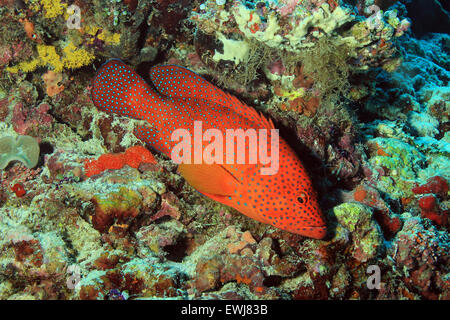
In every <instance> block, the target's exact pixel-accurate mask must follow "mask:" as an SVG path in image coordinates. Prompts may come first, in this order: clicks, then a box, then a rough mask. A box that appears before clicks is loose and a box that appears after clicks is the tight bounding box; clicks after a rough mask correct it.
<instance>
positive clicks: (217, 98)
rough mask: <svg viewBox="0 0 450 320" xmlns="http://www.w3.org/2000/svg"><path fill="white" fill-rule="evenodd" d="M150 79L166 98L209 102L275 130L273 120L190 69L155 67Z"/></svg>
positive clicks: (174, 66)
mask: <svg viewBox="0 0 450 320" xmlns="http://www.w3.org/2000/svg"><path fill="white" fill-rule="evenodd" d="M150 79H151V81H152V82H153V85H154V86H155V87H156V89H157V90H158V92H159V93H161V94H163V95H165V96H169V97H183V98H191V99H204V100H208V101H211V102H214V103H216V104H218V105H221V106H223V107H227V108H229V109H231V110H233V111H234V112H236V113H237V114H240V115H242V116H243V117H245V118H247V119H248V120H250V121H252V122H253V123H255V124H256V125H257V126H258V127H261V128H266V129H274V125H273V123H272V121H271V120H267V118H266V117H264V116H263V115H262V114H260V113H259V112H258V111H256V110H255V109H253V108H251V107H249V106H247V105H246V104H245V103H242V102H241V101H240V100H239V99H238V98H236V97H235V96H232V95H230V94H228V93H226V92H224V91H222V90H221V89H219V88H218V87H216V86H215V85H213V84H212V83H210V82H208V81H206V80H205V79H203V78H202V77H201V76H199V75H198V74H196V73H195V72H193V71H191V70H189V69H186V68H184V67H180V66H176V65H162V66H155V67H153V68H152V69H151V71H150Z"/></svg>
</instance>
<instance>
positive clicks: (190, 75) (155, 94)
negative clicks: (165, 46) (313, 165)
mask: <svg viewBox="0 0 450 320" xmlns="http://www.w3.org/2000/svg"><path fill="white" fill-rule="evenodd" d="M150 78H151V82H152V84H153V86H154V88H152V87H150V86H149V85H148V84H147V83H146V82H145V81H144V80H143V79H142V78H141V77H140V76H139V75H138V74H136V72H134V70H133V69H131V68H130V67H129V66H127V65H125V64H124V63H123V62H121V61H120V60H116V59H114V60H110V61H108V62H107V63H106V64H105V65H103V66H102V68H101V69H100V70H99V71H98V73H97V75H96V77H95V79H94V82H93V86H92V100H93V101H94V104H95V106H96V107H97V108H98V109H99V110H101V111H105V112H110V113H111V112H112V113H117V114H119V115H122V116H127V117H132V118H136V119H142V120H146V121H147V122H148V123H149V124H148V125H145V126H140V127H138V128H137V129H136V130H135V135H136V136H137V137H138V138H139V139H141V140H143V141H145V142H146V143H148V144H149V145H151V146H153V147H154V148H156V149H158V150H159V151H160V152H162V153H164V154H165V155H167V156H169V157H170V156H171V151H172V149H173V148H174V146H175V145H176V144H177V142H175V141H172V140H171V136H172V133H173V131H174V130H176V129H185V130H188V131H189V132H190V133H192V132H194V121H202V124H203V130H208V129H219V130H220V131H221V132H226V130H227V129H238V128H240V129H242V130H248V129H258V130H259V129H266V130H267V131H271V130H272V129H275V128H274V126H273V123H272V121H270V120H267V119H266V118H265V117H264V116H262V115H260V114H259V113H258V112H256V111H255V110H254V109H252V108H250V107H249V106H247V105H245V104H243V103H242V102H240V101H239V100H238V99H237V98H235V97H233V96H231V95H229V94H227V93H225V92H223V91H222V90H220V89H219V88H217V87H215V86H214V85H212V84H211V83H209V82H207V81H206V80H204V79H203V78H202V77H200V76H199V75H197V74H195V73H194V72H192V71H190V70H188V69H186V68H183V67H179V66H174V65H165V66H156V67H153V68H152V69H151V72H150ZM271 134H272V133H270V135H269V136H268V137H269V138H267V140H266V143H267V144H268V146H267V152H268V153H271V152H272V150H271V144H270V143H269V141H271V140H270V139H271ZM194 143H195V142H194ZM205 146H207V143H206V142H205V141H203V148H205ZM251 147H252V146H251V145H250V139H247V140H246V142H245V150H244V153H245V159H246V162H244V164H217V163H215V164H206V163H204V162H203V163H201V164H180V165H179V167H178V171H179V172H180V173H181V175H182V176H183V177H184V178H185V179H186V181H187V182H188V183H189V184H190V185H192V186H193V187H194V188H195V189H197V190H198V191H199V192H200V193H202V194H204V195H205V196H207V197H210V198H212V199H214V200H216V201H218V202H220V203H223V204H226V205H228V206H230V207H233V208H235V209H237V210H238V211H240V212H241V213H243V214H245V215H247V216H248V217H250V218H253V219H255V220H257V221H260V222H262V223H266V224H270V225H273V226H275V227H277V228H280V229H283V230H286V231H288V232H292V233H295V234H300V235H303V236H307V237H311V238H316V239H322V238H323V237H325V235H326V230H327V229H326V224H325V220H324V218H323V215H322V213H321V210H320V207H319V204H318V201H317V195H316V193H315V191H314V190H313V187H312V183H311V180H310V178H309V177H308V175H307V172H306V170H305V168H304V167H303V165H302V163H301V162H300V160H299V159H298V157H297V155H296V154H295V153H294V151H293V150H292V149H291V148H290V146H289V145H288V144H287V143H286V142H285V141H284V140H283V139H282V138H281V137H280V138H279V170H278V172H277V173H276V174H273V175H263V174H261V173H260V169H261V168H262V167H264V165H263V164H262V163H261V161H260V160H259V159H258V161H257V162H256V163H253V164H251V163H250V162H249V161H248V159H249V150H250V149H251ZM241 148H242V146H241ZM224 149H225V148H224ZM223 151H224V150H223ZM242 151H243V150H241V149H239V146H237V143H236V144H235V145H234V154H235V155H238V153H240V152H242ZM192 154H194V150H192Z"/></svg>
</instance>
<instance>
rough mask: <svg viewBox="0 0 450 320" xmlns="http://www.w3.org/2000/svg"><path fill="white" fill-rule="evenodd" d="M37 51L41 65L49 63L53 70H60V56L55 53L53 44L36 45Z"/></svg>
mask: <svg viewBox="0 0 450 320" xmlns="http://www.w3.org/2000/svg"><path fill="white" fill-rule="evenodd" d="M37 51H38V54H39V58H40V59H41V66H45V65H49V66H51V67H53V69H54V70H55V72H61V71H62V70H63V67H64V65H63V63H62V62H61V58H60V57H59V55H58V54H57V53H56V48H55V47H53V46H45V45H38V46H37Z"/></svg>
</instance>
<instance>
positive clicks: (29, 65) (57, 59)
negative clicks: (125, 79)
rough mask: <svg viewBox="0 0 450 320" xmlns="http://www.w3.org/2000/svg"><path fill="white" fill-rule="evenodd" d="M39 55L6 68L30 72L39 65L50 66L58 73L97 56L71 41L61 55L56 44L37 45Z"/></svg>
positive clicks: (13, 71)
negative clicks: (78, 47)
mask: <svg viewBox="0 0 450 320" xmlns="http://www.w3.org/2000/svg"><path fill="white" fill-rule="evenodd" d="M37 52H38V57H37V58H35V59H33V60H31V61H24V62H21V63H19V64H18V65H16V66H14V67H9V68H6V71H8V72H11V73H17V72H18V71H19V70H21V71H23V72H25V73H28V72H32V71H34V70H36V68H38V67H44V66H47V67H50V68H51V69H53V70H54V71H55V72H56V73H59V72H62V71H63V70H64V69H77V68H81V67H84V66H86V65H88V64H90V63H91V62H92V61H93V60H94V59H95V56H94V55H93V54H92V53H90V52H88V51H87V50H85V49H77V47H76V46H75V45H74V44H73V43H71V42H70V43H69V44H68V45H67V46H66V47H65V48H63V56H62V57H61V56H60V55H59V54H58V53H57V52H56V48H55V47H54V46H46V45H42V44H38V45H37Z"/></svg>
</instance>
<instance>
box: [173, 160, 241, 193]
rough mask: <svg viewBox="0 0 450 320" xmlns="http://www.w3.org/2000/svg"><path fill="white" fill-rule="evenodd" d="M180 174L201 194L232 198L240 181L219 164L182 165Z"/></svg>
mask: <svg viewBox="0 0 450 320" xmlns="http://www.w3.org/2000/svg"><path fill="white" fill-rule="evenodd" d="M178 172H179V173H180V174H181V175H182V176H183V177H184V178H185V179H186V181H187V182H188V183H189V184H190V185H191V186H193V187H194V188H195V189H197V190H198V191H199V192H201V193H208V194H213V195H221V196H231V195H233V194H234V192H235V190H236V188H237V187H238V186H239V184H240V183H239V181H237V179H236V178H235V177H234V176H233V175H232V174H230V173H229V172H228V171H227V170H226V169H225V168H224V167H223V166H221V165H217V164H180V165H179V166H178Z"/></svg>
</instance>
